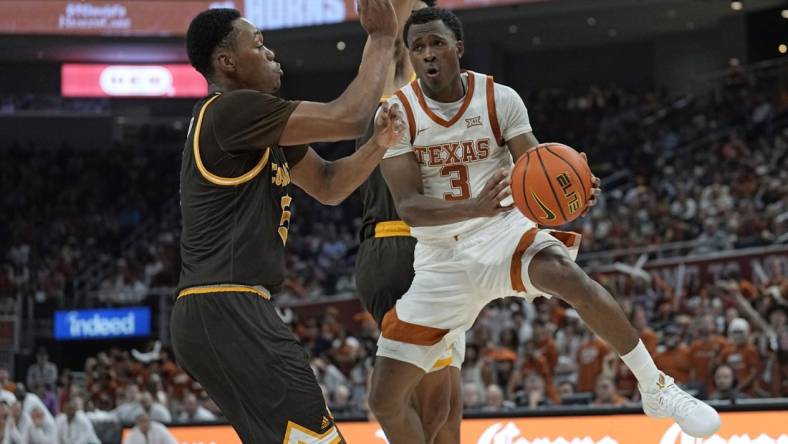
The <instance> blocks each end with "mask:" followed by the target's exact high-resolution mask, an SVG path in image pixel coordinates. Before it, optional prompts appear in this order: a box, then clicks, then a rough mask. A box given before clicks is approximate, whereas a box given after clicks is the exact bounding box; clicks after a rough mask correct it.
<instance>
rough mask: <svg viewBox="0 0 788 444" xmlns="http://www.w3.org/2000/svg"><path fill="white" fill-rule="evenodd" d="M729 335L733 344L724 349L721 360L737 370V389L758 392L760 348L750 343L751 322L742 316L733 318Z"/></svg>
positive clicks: (748, 393)
mask: <svg viewBox="0 0 788 444" xmlns="http://www.w3.org/2000/svg"><path fill="white" fill-rule="evenodd" d="M728 336H729V338H730V340H731V344H730V345H728V347H726V348H725V349H724V350H723V351H722V354H721V355H720V362H722V363H725V364H727V365H728V366H730V367H731V368H732V369H733V370H734V371H735V372H736V380H737V381H738V383H737V385H736V389H737V390H738V391H739V392H740V393H743V394H746V395H747V396H751V395H753V394H754V393H755V392H756V388H757V386H758V375H759V374H760V373H761V370H762V369H761V356H760V354H759V353H758V349H757V348H755V346H754V345H752V344H751V343H750V324H749V323H748V322H747V321H746V320H744V319H742V318H736V319H733V320H732V321H731V323H730V326H729V327H728ZM715 380H716V376H715Z"/></svg>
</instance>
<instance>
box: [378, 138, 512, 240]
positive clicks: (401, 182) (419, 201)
mask: <svg viewBox="0 0 788 444" xmlns="http://www.w3.org/2000/svg"><path fill="white" fill-rule="evenodd" d="M380 171H381V172H382V173H383V177H384V178H385V179H386V183H387V184H388V186H389V190H390V191H391V196H392V197H393V198H394V203H395V204H396V205H397V213H398V214H399V215H400V217H401V218H402V220H403V221H405V223H406V224H408V225H410V226H411V227H423V226H434V225H445V224H450V223H454V222H460V221H463V220H467V219H472V218H475V217H492V216H495V215H496V214H498V213H502V212H505V211H509V210H511V209H512V206H511V205H509V206H505V207H502V206H501V204H500V203H501V201H502V200H504V199H506V198H507V197H509V196H510V195H511V188H510V186H509V175H508V172H507V171H506V170H504V169H500V170H498V171H496V172H495V174H494V175H493V176H492V177H490V179H489V180H488V181H487V184H486V185H485V186H484V189H482V191H481V192H480V193H479V195H478V196H476V197H474V198H470V199H465V200H456V201H448V200H443V199H436V198H434V197H428V196H425V195H424V183H423V182H422V178H421V169H420V168H419V164H418V163H417V162H416V157H415V156H414V155H413V154H412V153H408V154H403V155H400V156H396V157H390V158H388V159H384V160H383V162H381V164H380Z"/></svg>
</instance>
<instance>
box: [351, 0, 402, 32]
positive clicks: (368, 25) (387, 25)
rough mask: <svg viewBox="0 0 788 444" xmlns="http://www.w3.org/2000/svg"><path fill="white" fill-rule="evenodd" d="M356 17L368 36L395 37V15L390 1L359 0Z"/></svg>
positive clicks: (396, 29) (396, 26)
mask: <svg viewBox="0 0 788 444" xmlns="http://www.w3.org/2000/svg"><path fill="white" fill-rule="evenodd" d="M358 17H359V21H361V26H362V27H364V30H365V31H367V34H369V35H370V36H377V35H379V36H386V37H392V38H395V37H397V32H398V24H397V15H396V13H395V12H394V7H393V6H392V5H391V0H359V2H358Z"/></svg>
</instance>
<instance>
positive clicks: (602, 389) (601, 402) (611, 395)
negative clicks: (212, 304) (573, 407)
mask: <svg viewBox="0 0 788 444" xmlns="http://www.w3.org/2000/svg"><path fill="white" fill-rule="evenodd" d="M592 405H595V406H605V407H625V406H629V405H632V403H631V402H629V400H627V399H626V398H624V397H623V396H621V395H619V394H618V392H617V391H616V383H615V381H613V378H612V377H610V376H608V375H599V376H598V377H597V379H596V387H595V389H594V402H593V403H592Z"/></svg>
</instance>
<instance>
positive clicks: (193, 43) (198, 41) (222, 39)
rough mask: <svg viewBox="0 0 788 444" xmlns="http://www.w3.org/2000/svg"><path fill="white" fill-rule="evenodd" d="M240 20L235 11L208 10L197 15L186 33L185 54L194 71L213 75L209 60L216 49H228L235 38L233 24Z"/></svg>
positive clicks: (224, 9) (207, 75) (238, 13)
mask: <svg viewBox="0 0 788 444" xmlns="http://www.w3.org/2000/svg"><path fill="white" fill-rule="evenodd" d="M239 18H241V13H240V12H239V11H238V10H236V9H227V8H219V9H208V10H207V11H203V12H201V13H199V14H197V17H194V19H192V22H191V23H190V24H189V30H188V31H186V52H187V53H188V55H189V62H191V64H192V66H193V67H194V69H196V70H197V71H199V72H200V74H202V75H203V76H205V77H206V78H207V77H210V76H211V75H213V63H212V61H211V58H212V57H213V52H214V51H215V50H216V48H228V47H230V46H231V45H232V42H233V40H234V37H235V28H233V22H234V21H235V20H237V19H239Z"/></svg>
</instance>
